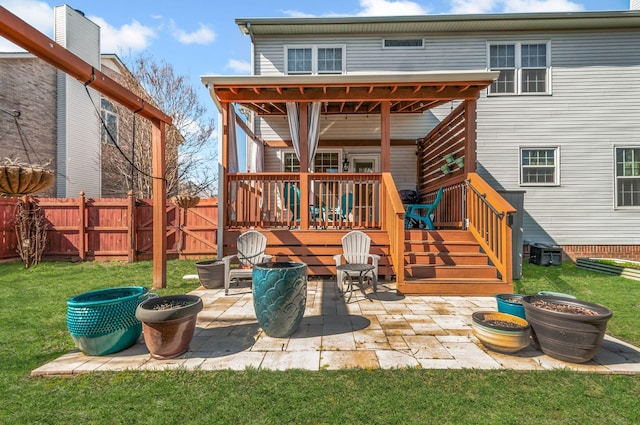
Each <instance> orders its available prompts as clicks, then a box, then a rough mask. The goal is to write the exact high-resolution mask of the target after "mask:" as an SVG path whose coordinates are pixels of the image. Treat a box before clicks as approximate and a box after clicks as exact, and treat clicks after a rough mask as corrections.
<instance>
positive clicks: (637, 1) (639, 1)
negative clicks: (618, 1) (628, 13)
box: [629, 0, 640, 10]
mask: <svg viewBox="0 0 640 425" xmlns="http://www.w3.org/2000/svg"><path fill="white" fill-rule="evenodd" d="M629 10H640V0H629Z"/></svg>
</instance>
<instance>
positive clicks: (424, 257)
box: [397, 229, 513, 296]
mask: <svg viewBox="0 0 640 425" xmlns="http://www.w3.org/2000/svg"><path fill="white" fill-rule="evenodd" d="M404 274H405V281H404V283H399V284H398V288H397V289H398V291H399V292H401V293H403V294H405V295H434V296H436V295H477V296H492V295H495V294H497V293H509V292H512V291H513V285H511V284H508V283H505V282H503V281H502V280H501V279H500V278H499V276H498V271H497V269H496V268H495V267H494V266H493V265H491V262H490V260H489V257H488V256H487V255H486V254H485V253H483V252H482V249H481V247H480V245H479V244H478V242H477V241H476V240H475V239H474V237H473V235H472V234H471V232H468V231H463V230H422V229H411V230H406V231H405V256H404Z"/></svg>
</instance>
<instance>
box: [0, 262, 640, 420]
mask: <svg viewBox="0 0 640 425" xmlns="http://www.w3.org/2000/svg"><path fill="white" fill-rule="evenodd" d="M167 272H168V282H169V288H168V289H166V290H162V291H159V292H160V293H162V294H172V293H184V292H188V291H190V290H192V289H194V288H195V287H196V286H197V282H196V281H183V280H182V279H181V277H182V276H183V275H184V274H192V273H195V267H194V265H193V262H192V261H169V263H168V266H167ZM124 285H142V286H147V287H151V263H150V262H140V263H135V264H129V265H125V264H119V263H42V264H40V265H39V266H38V267H35V268H32V269H28V270H25V269H24V268H23V267H22V264H21V263H7V264H0V297H1V299H2V301H3V304H2V308H1V309H0V323H2V326H1V327H0V337H1V338H2V342H3V343H2V344H1V345H0V353H1V356H0V359H1V363H0V398H1V399H2V403H0V424H72V423H74V424H137V423H141V424H146V423H148V424H234V425H238V424H298V423H304V424H329V423H332V424H333V423H335V424H430V423H438V424H449V423H451V424H470V423H473V424H489V423H491V424H527V423H531V424H542V423H544V424H554V423H556V424H578V423H589V424H637V423H640V409H638V408H637V400H638V394H640V377H638V376H619V375H615V376H602V375H595V374H585V373H575V372H571V371H568V370H559V371H537V372H518V371H476V370H451V371H447V370H420V369H406V370H343V371H326V370H323V371H319V372H307V371H287V372H274V371H263V370H259V371H258V370H247V371H244V372H231V371H223V372H192V371H184V370H177V371H170V372H121V373H114V372H109V373H94V374H88V375H83V376H77V377H70V378H30V377H29V373H30V372H31V370H32V369H35V368H36V367H38V366H40V365H42V364H44V363H46V362H47V361H49V360H52V359H54V358H56V357H58V356H60V355H62V354H64V353H66V352H68V351H70V350H72V349H73V348H74V345H73V341H72V339H71V337H70V336H69V334H68V332H67V329H66V323H65V314H66V300H67V298H69V297H72V296H74V295H78V294H80V293H83V292H86V291H89V290H93V289H99V288H106V287H112V286H124ZM515 286H516V290H515V292H518V293H534V292H537V291H539V290H549V291H555V292H567V293H572V294H574V295H576V296H577V297H578V298H581V299H586V300H589V301H593V302H596V303H599V304H603V305H605V306H607V307H609V308H610V309H611V310H612V311H613V312H614V315H613V318H612V319H611V321H610V322H609V326H608V333H610V334H612V335H614V336H617V337H619V338H621V339H623V340H625V341H628V342H631V343H633V344H635V345H640V329H639V328H638V324H639V323H640V319H639V317H640V315H639V313H640V285H638V282H636V281H632V280H628V279H624V278H620V277H614V276H607V275H601V274H596V273H595V272H589V271H585V270H581V269H577V268H576V267H575V266H574V265H573V264H571V263H566V262H565V263H564V264H563V265H562V267H541V266H535V265H529V264H525V265H524V278H523V279H522V280H520V281H517V282H516V284H515Z"/></svg>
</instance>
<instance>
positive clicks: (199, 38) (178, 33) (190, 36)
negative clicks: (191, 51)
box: [171, 20, 216, 44]
mask: <svg viewBox="0 0 640 425" xmlns="http://www.w3.org/2000/svg"><path fill="white" fill-rule="evenodd" d="M171 28H172V34H173V38H175V39H176V40H178V41H179V42H180V43H182V44H209V43H211V42H213V41H215V39H216V33H215V32H214V31H213V30H212V29H210V28H209V27H207V26H206V25H204V24H200V27H199V28H198V30H197V31H194V32H186V31H184V30H183V29H180V28H178V27H177V26H176V24H175V22H174V21H173V20H172V21H171Z"/></svg>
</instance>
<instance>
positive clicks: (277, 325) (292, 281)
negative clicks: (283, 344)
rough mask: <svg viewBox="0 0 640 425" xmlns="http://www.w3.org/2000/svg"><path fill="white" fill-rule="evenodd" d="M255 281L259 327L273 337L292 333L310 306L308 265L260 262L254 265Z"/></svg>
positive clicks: (254, 305)
mask: <svg viewBox="0 0 640 425" xmlns="http://www.w3.org/2000/svg"><path fill="white" fill-rule="evenodd" d="M252 280H253V284H252V291H253V307H254V309H255V311H256V317H257V319H258V324H260V327H262V329H263V330H264V332H265V333H266V334H267V335H269V336H272V337H276V338H284V337H288V336H290V335H291V334H292V333H294V332H295V331H296V329H298V326H300V322H301V321H302V316H304V310H305V308H306V305H307V265H306V264H304V263H293V262H275V263H260V264H257V265H255V266H254V267H253V271H252Z"/></svg>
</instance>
